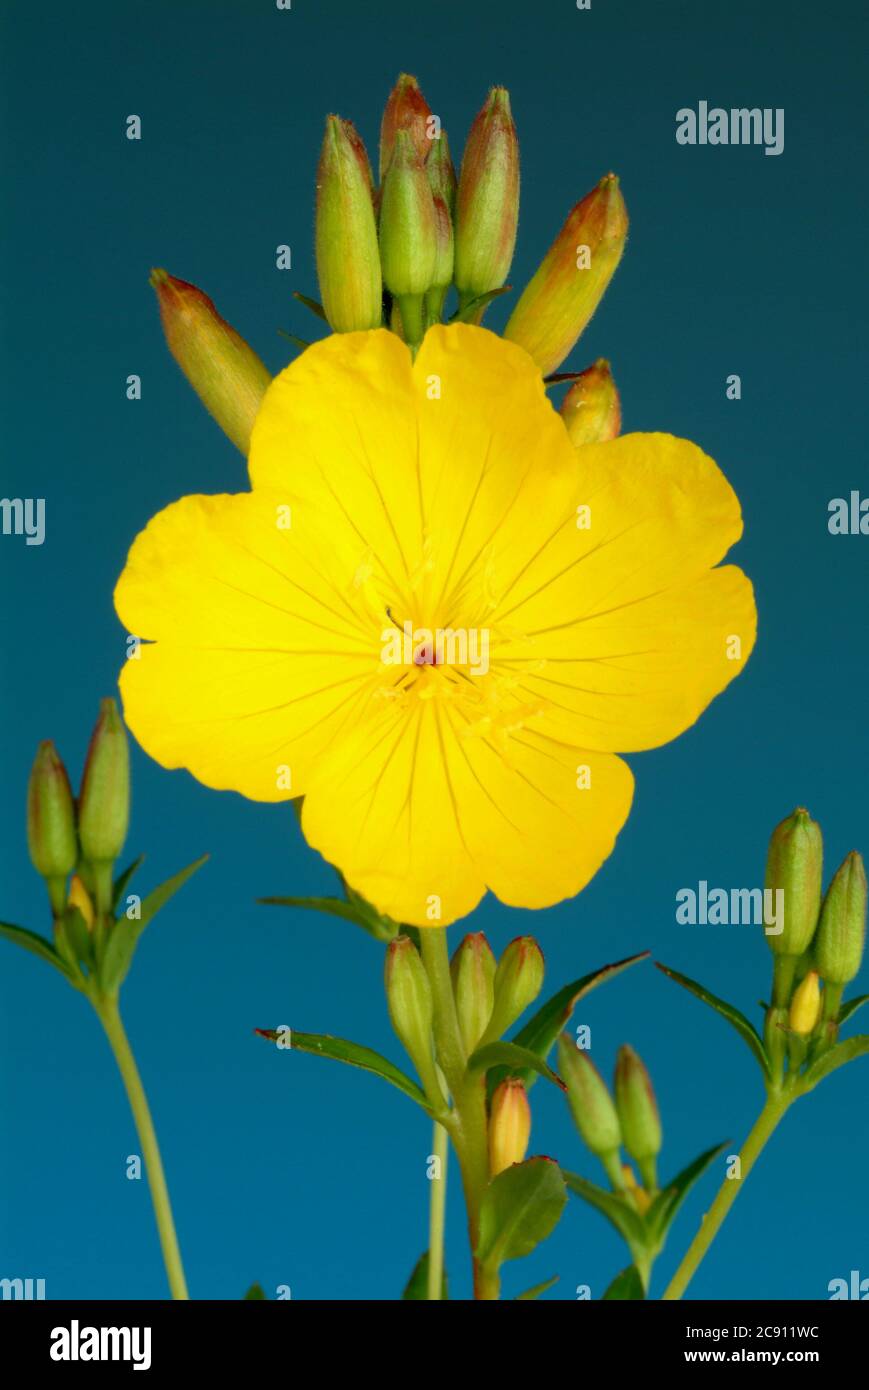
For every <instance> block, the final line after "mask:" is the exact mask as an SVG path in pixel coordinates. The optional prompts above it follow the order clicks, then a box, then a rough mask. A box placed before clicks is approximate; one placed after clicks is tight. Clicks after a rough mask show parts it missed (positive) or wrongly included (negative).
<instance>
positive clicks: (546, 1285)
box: [515, 1274, 559, 1303]
mask: <svg viewBox="0 0 869 1390" xmlns="http://www.w3.org/2000/svg"><path fill="white" fill-rule="evenodd" d="M558 1279H559V1276H558V1275H557V1274H553V1276H552V1278H551V1279H546V1280H544V1282H543V1283H542V1284H534V1285H532V1287H531V1288H530V1289H526V1290H525V1292H524V1293H517V1295H516V1298H515V1302H516V1303H530V1302H531V1301H532V1300H533V1299H535V1298H539V1297H540V1295H541V1294H542V1293H546V1290H547V1289H551V1288H552V1286H553V1284H557V1283H558Z"/></svg>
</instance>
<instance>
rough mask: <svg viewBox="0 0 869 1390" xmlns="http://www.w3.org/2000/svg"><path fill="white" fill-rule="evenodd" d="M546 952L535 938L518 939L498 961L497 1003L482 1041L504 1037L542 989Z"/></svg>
mask: <svg viewBox="0 0 869 1390" xmlns="http://www.w3.org/2000/svg"><path fill="white" fill-rule="evenodd" d="M543 971H544V965H543V952H542V951H541V949H540V947H539V946H538V944H537V942H536V941H535V940H534V937H533V936H517V937H516V938H515V940H514V941H511V942H510V944H509V946H508V947H507V949H506V950H505V951H504V954H503V955H502V957H501V959H500V960H499V961H498V968H497V970H496V971H495V1004H494V1008H493V1010H492V1017H491V1018H490V1020H489V1023H488V1026H487V1028H486V1032H485V1034H484V1035H483V1041H485V1042H493V1041H495V1040H496V1039H497V1038H501V1037H503V1035H504V1033H505V1032H506V1031H507V1029H508V1028H509V1027H510V1025H511V1024H512V1023H515V1021H516V1019H517V1018H518V1017H519V1015H520V1014H522V1013H524V1012H525V1010H526V1009H527V1008H528V1005H529V1004H531V1003H533V1001H534V1000H535V999H536V998H537V996H538V994H539V993H540V991H541V989H542V988H543Z"/></svg>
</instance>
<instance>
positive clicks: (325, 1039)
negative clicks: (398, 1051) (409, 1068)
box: [255, 1028, 433, 1115]
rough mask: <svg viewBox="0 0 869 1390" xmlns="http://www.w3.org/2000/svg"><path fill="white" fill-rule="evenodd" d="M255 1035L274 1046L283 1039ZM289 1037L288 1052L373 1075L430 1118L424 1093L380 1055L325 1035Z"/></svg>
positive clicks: (265, 1032)
mask: <svg viewBox="0 0 869 1390" xmlns="http://www.w3.org/2000/svg"><path fill="white" fill-rule="evenodd" d="M255 1031H256V1032H257V1033H258V1034H259V1036H260V1037H261V1038H266V1039H267V1040H268V1041H269V1042H277V1041H278V1040H279V1038H281V1037H282V1036H284V1035H282V1034H281V1033H279V1032H278V1031H277V1030H276V1029H274V1028H257V1029H256V1030H255ZM289 1037H290V1046H289V1048H288V1049H287V1051H293V1052H308V1053H310V1054H311V1056H312V1057H329V1058H331V1060H332V1061H333V1062H346V1063H347V1065H348V1066H351V1067H360V1068H361V1070H362V1071H370V1072H373V1074H374V1075H375V1076H379V1077H381V1078H382V1080H383V1081H388V1082H389V1084H390V1085H391V1086H395V1087H397V1089H398V1090H399V1091H403V1092H404V1094H405V1095H406V1096H410V1098H411V1100H415V1101H416V1103H417V1105H421V1106H422V1108H423V1110H425V1111H427V1112H428V1114H429V1115H432V1114H433V1111H432V1109H431V1106H430V1105H429V1103H428V1100H427V1099H426V1096H425V1093H424V1092H423V1091H422V1090H421V1089H420V1087H419V1086H417V1084H416V1082H415V1081H411V1079H410V1077H409V1076H406V1075H405V1073H404V1072H403V1071H401V1070H400V1069H399V1068H398V1067H397V1066H395V1064H394V1063H393V1062H390V1061H389V1059H388V1058H386V1057H381V1055H380V1053H379V1052H374V1051H373V1050H372V1049H371V1048H370V1047H363V1046H362V1044H361V1043H354V1042H348V1041H347V1039H346V1038H333V1037H332V1036H331V1035H330V1034H328V1033H297V1032H296V1030H295V1028H293V1029H292V1030H291V1031H290V1035H289Z"/></svg>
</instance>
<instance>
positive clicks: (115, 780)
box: [78, 698, 130, 911]
mask: <svg viewBox="0 0 869 1390" xmlns="http://www.w3.org/2000/svg"><path fill="white" fill-rule="evenodd" d="M129 819H130V749H129V745H128V743H127V734H126V730H125V729H124V724H123V720H122V719H121V716H120V714H119V713H118V707H117V705H116V704H115V702H114V700H112V699H110V698H109V699H105V700H102V701H101V702H100V713H99V717H98V719H97V722H96V724H95V725H94V731H93V734H92V735H91V741H90V746H89V748H88V754H87V759H86V761H85V767H84V774H83V776H82V784H81V792H80V795H79V802H78V826H79V836H80V839H81V848H82V853H83V854H84V857H85V859H87V860H88V861H89V863H91V864H94V865H99V864H108V865H110V864H111V863H112V861H113V860H115V859H117V857H118V855H119V854H120V852H121V850H122V849H123V847H124V841H125V840H126V838H127V826H128V824H129ZM97 906H98V909H99V910H100V911H104V910H105V907H104V904H103V903H102V902H100V901H99V894H98V903H97Z"/></svg>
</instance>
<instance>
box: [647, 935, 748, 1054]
mask: <svg viewBox="0 0 869 1390" xmlns="http://www.w3.org/2000/svg"><path fill="white" fill-rule="evenodd" d="M655 965H656V966H657V968H658V969H659V970H660V971H661V973H662V974H664V975H667V976H668V977H669V978H670V979H671V980H675V981H676V984H677V985H682V987H683V988H684V989H687V990H690V992H691V993H692V994H696V996H697V998H698V999H702V1000H703V1003H704V1004H708V1005H709V1007H710V1009H714V1010H715V1012H716V1013H718V1014H720V1015H721V1017H722V1018H724V1019H726V1020H727V1022H728V1023H729V1024H730V1025H731V1027H732V1028H735V1029H736V1031H737V1033H738V1034H739V1036H740V1037H741V1038H742V1040H743V1042H745V1043H747V1044H748V1046H749V1048H750V1050H751V1053H752V1055H753V1057H754V1059H755V1061H756V1062H757V1064H758V1066H759V1067H760V1069H761V1071H762V1072H763V1075H764V1078H765V1079H766V1080H767V1081H768V1080H770V1078H771V1072H770V1068H769V1061H768V1059H767V1055H766V1049H765V1048H764V1045H763V1042H762V1041H761V1037H760V1034H759V1033H758V1031H757V1029H756V1028H755V1026H754V1024H753V1023H752V1022H751V1021H750V1019H747V1018H746V1016H745V1014H744V1013H741V1012H740V1010H739V1009H735V1008H734V1007H733V1005H732V1004H728V1003H727V1002H726V1001H725V1000H724V999H719V998H718V995H717V994H712V993H711V992H710V991H709V990H708V989H705V988H704V986H703V985H698V983H697V981H696V980H689V978H688V976H687V975H680V974H679V971H678V970H671V969H670V967H669V966H668V965H662V964H661V962H660V961H658V960H656V961H655Z"/></svg>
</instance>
